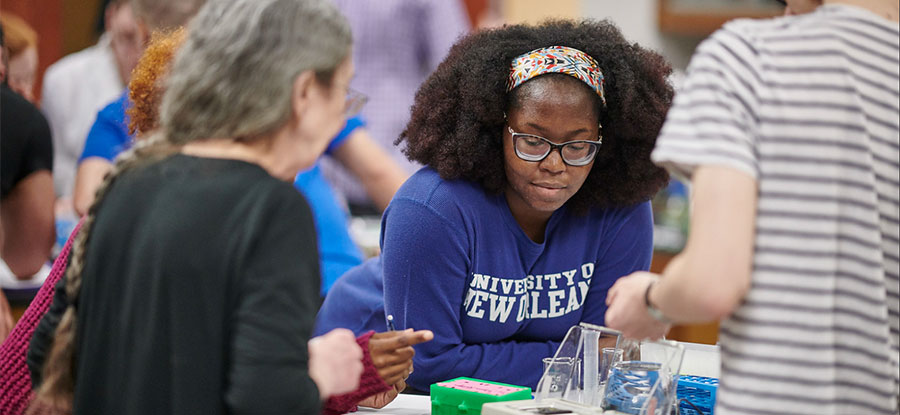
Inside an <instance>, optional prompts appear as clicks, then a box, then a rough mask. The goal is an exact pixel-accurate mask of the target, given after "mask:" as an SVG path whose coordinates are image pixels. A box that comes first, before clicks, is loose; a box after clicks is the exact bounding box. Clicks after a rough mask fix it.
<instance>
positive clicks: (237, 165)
mask: <svg viewBox="0 0 900 415" xmlns="http://www.w3.org/2000/svg"><path fill="white" fill-rule="evenodd" d="M350 47H351V37H350V29H349V26H348V25H347V23H346V21H345V20H344V19H343V18H342V17H341V16H340V14H339V13H338V12H337V10H335V9H334V8H333V6H332V5H331V4H330V3H329V2H327V1H325V0H321V1H314V0H302V1H301V0H233V1H226V0H211V1H210V2H209V3H208V4H207V5H206V6H205V7H204V8H203V9H202V10H201V12H200V15H199V16H198V18H197V19H196V20H195V21H194V22H193V23H192V24H191V25H190V27H189V33H188V38H187V39H186V41H185V43H184V45H183V46H182V47H181V49H180V50H179V52H178V55H177V57H176V59H175V61H174V62H173V65H172V68H171V71H170V73H169V74H168V75H167V82H166V91H165V93H164V95H163V100H162V106H161V108H160V116H159V120H160V122H159V129H158V130H157V131H156V132H154V133H152V134H151V135H150V136H149V137H146V138H145V139H142V140H139V141H138V142H137V143H135V146H134V147H133V148H132V149H131V150H130V151H129V152H128V153H127V154H124V155H122V157H119V158H118V159H117V161H116V164H115V165H114V166H113V169H112V170H111V172H110V174H109V175H107V176H106V179H105V180H104V183H103V185H102V186H101V188H100V189H99V190H98V193H97V199H96V200H95V201H94V202H93V205H92V206H91V208H90V209H89V210H88V214H87V215H86V217H85V218H84V222H83V227H82V229H81V231H80V232H79V233H78V235H77V237H76V240H75V243H74V246H73V252H72V258H71V264H70V266H69V267H68V268H67V275H66V278H65V287H63V288H62V289H58V290H56V294H57V295H58V296H61V297H60V298H62V300H61V301H60V303H62V304H65V306H64V307H65V308H64V310H65V311H64V313H63V314H62V318H61V320H60V321H59V326H58V328H57V329H56V331H55V338H54V340H53V342H54V344H53V347H52V348H51V349H50V353H49V355H48V356H47V359H46V362H45V363H38V366H39V367H43V369H38V371H40V372H42V374H43V376H42V377H41V378H40V379H33V380H34V381H35V382H40V386H39V388H40V389H39V390H38V399H39V400H40V401H39V406H38V407H37V408H36V409H38V410H40V409H42V408H43V407H45V406H49V407H52V408H54V409H57V410H62V411H66V410H69V409H71V410H72V412H73V413H75V414H80V413H98V412H99V413H124V414H140V413H148V414H150V413H153V414H156V413H170V414H179V413H185V414H187V413H191V414H193V413H226V412H227V413H303V414H312V413H317V412H319V410H320V408H321V401H322V400H324V399H326V398H328V397H331V396H334V395H337V394H341V393H345V392H349V391H352V390H353V389H355V388H356V387H357V383H358V382H359V376H360V373H361V372H362V370H363V364H362V362H361V361H360V359H361V358H362V353H361V352H360V350H359V347H358V346H357V344H356V342H355V341H354V338H353V336H352V334H351V333H350V332H349V331H346V330H337V331H333V332H330V333H329V334H326V335H325V336H322V337H320V338H317V339H313V340H312V341H310V340H309V339H310V332H311V330H312V323H313V319H314V314H315V310H316V309H317V306H318V303H319V297H318V291H319V290H318V288H319V277H318V271H319V266H318V258H317V257H316V255H315V253H316V244H315V230H314V224H313V222H312V215H311V212H310V210H309V207H308V205H307V204H306V203H305V202H304V200H303V197H302V196H301V195H299V194H298V193H297V191H296V190H295V189H294V188H293V187H292V186H291V185H290V182H291V181H292V180H293V179H294V177H295V176H296V174H297V173H298V171H299V170H300V169H303V168H306V167H309V166H311V165H312V164H313V163H314V162H315V160H316V159H317V158H318V157H319V155H320V154H321V153H322V152H323V151H324V149H325V148H326V147H327V144H328V142H329V141H330V139H331V137H333V136H334V135H335V134H336V133H337V132H338V130H339V129H340V128H341V125H342V124H343V123H344V122H345V117H346V115H347V111H348V109H351V108H352V106H349V105H348V101H347V91H348V90H347V84H348V83H349V80H350V78H351V77H352V74H353V72H354V68H353V64H352V60H351V58H350ZM247 74H251V75H250V76H248V75H247ZM285 224H291V225H292V226H285ZM112 251H115V252H116V253H117V255H112V256H111V255H109V252H112ZM223 258H224V259H225V260H224V261H223ZM109 310H115V312H109ZM51 311H52V310H51ZM49 315H50V314H49V313H48V316H49ZM166 316H168V317H166ZM122 318H125V319H127V321H125V322H123V321H122ZM46 319H47V317H45V319H44V320H46ZM42 324H43V321H42ZM35 339H37V337H35ZM34 348H35V343H34V341H32V350H33V349H34ZM76 349H77V354H76V353H75V350H76ZM29 360H31V353H29ZM73 406H74V407H73Z"/></svg>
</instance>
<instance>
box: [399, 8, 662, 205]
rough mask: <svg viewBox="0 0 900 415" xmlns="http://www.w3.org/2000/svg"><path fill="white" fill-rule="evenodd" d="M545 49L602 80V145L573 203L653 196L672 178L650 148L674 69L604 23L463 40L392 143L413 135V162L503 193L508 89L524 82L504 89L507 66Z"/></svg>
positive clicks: (409, 150) (556, 24)
mask: <svg viewBox="0 0 900 415" xmlns="http://www.w3.org/2000/svg"><path fill="white" fill-rule="evenodd" d="M547 46H568V47H571V48H575V49H579V50H581V51H583V52H585V53H587V54H588V55H590V56H592V57H593V58H594V59H596V60H597V62H598V63H599V64H600V69H601V70H602V71H603V75H604V77H605V84H604V88H605V95H606V102H607V105H606V107H605V108H604V107H601V108H600V109H599V114H600V123H601V124H602V126H603V145H602V146H601V147H600V152H599V153H598V155H597V158H596V160H595V162H594V166H593V168H592V169H591V172H590V174H589V175H588V177H587V180H586V181H585V183H584V185H583V186H582V188H581V189H580V190H579V191H578V192H577V193H576V194H575V195H574V196H573V197H572V198H571V199H570V200H569V201H568V202H567V205H568V206H569V207H570V208H572V209H574V210H575V211H576V212H582V213H584V212H587V211H588V210H589V209H590V208H593V207H600V208H603V207H620V206H627V205H631V204H635V203H638V202H641V201H645V200H648V199H650V198H651V197H652V196H653V195H654V194H655V193H656V192H657V191H658V190H659V189H661V188H662V187H663V186H664V185H665V184H666V183H667V181H668V175H667V173H666V172H665V171H664V170H663V169H661V168H659V167H656V166H655V165H654V164H653V163H652V162H651V161H650V152H651V151H652V150H653V145H654V143H655V142H656V136H657V135H658V134H659V130H660V128H661V127H662V124H663V121H664V120H665V116H666V111H668V109H669V106H670V105H671V102H672V96H673V91H672V87H671V86H670V85H669V83H668V80H667V79H668V76H669V74H670V73H671V72H672V68H671V67H670V66H669V64H668V63H667V62H666V61H665V59H664V58H663V57H662V56H660V55H659V54H657V53H655V52H653V51H650V50H648V49H644V48H642V47H640V46H638V45H637V44H633V43H629V42H628V41H626V40H625V38H624V37H623V36H622V33H621V32H620V31H619V29H618V28H617V27H616V26H615V25H614V24H612V23H611V22H609V21H605V20H604V21H596V20H584V21H568V20H551V21H547V22H545V23H543V24H541V25H539V26H526V25H511V26H504V27H502V28H498V29H493V30H485V31H480V32H476V33H474V34H471V35H469V36H467V37H465V38H463V39H461V40H460V41H459V42H458V43H457V44H456V45H455V46H453V48H452V49H451V50H450V53H449V55H448V56H447V59H445V60H444V62H442V63H441V64H440V65H439V66H438V68H437V69H436V70H435V72H434V73H432V74H431V76H430V77H429V78H428V79H427V80H426V81H425V83H424V84H423V85H422V87H421V88H420V89H419V91H418V92H417V93H416V98H415V102H414V104H413V106H412V115H411V119H410V121H409V124H408V125H407V126H406V130H405V131H404V132H403V133H402V134H401V135H400V138H398V139H397V141H396V143H395V144H397V145H400V144H401V143H403V142H406V148H405V149H404V153H405V154H406V156H407V157H408V158H409V159H410V160H415V161H418V162H420V163H422V164H425V165H428V166H431V167H432V168H434V169H435V170H436V171H437V172H438V173H439V174H440V175H441V177H442V178H444V179H446V180H452V179H460V178H461V179H465V180H470V181H474V182H477V183H480V184H481V185H482V186H483V187H484V188H485V189H486V190H487V191H489V192H492V193H499V192H502V190H503V189H504V187H505V186H506V174H505V172H504V166H503V163H504V161H503V160H504V157H503V142H502V138H503V134H502V132H503V126H504V123H505V120H504V112H505V111H507V109H508V108H510V105H511V101H513V99H512V98H513V97H511V96H510V95H515V93H516V91H518V90H519V89H522V88H521V87H519V88H516V89H515V90H513V91H512V93H511V94H508V93H507V92H506V81H507V78H508V76H509V67H510V63H511V62H512V60H513V59H514V58H515V57H517V56H519V55H521V54H523V53H526V52H529V51H532V50H534V49H538V48H542V47H547ZM546 76H549V75H546ZM526 85H527V83H526ZM516 101H518V100H516ZM596 101H597V103H598V104H597V105H598V107H600V106H601V104H600V100H599V99H597V100H596Z"/></svg>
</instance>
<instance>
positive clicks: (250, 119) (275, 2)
mask: <svg viewBox="0 0 900 415" xmlns="http://www.w3.org/2000/svg"><path fill="white" fill-rule="evenodd" d="M188 33H189V34H188V38H187V40H186V41H185V44H184V45H183V46H182V47H181V49H179V51H178V54H177V55H176V57H175V61H174V62H173V64H172V71H171V73H170V75H169V78H168V80H167V85H166V93H165V95H164V96H163V100H162V105H161V108H160V126H161V127H162V129H163V130H164V131H165V132H166V134H167V135H168V136H169V137H168V138H169V141H170V142H172V143H173V144H183V143H186V142H189V141H193V140H197V139H202V138H209V137H230V138H237V139H242V138H243V139H247V138H253V137H257V136H259V135H263V134H266V133H270V132H272V131H274V130H275V129H277V128H278V127H280V126H282V125H283V124H284V123H285V122H287V120H288V117H289V116H290V113H291V111H292V103H291V93H292V90H293V88H292V86H293V81H294V79H296V77H297V76H298V75H299V74H300V73H302V72H304V71H308V70H312V71H314V72H315V73H316V75H317V79H318V80H320V81H324V82H330V81H331V76H332V75H333V73H334V70H335V69H336V68H337V66H338V65H339V64H340V63H341V62H342V61H343V60H344V59H345V58H346V57H347V55H348V54H349V52H350V46H351V41H352V39H351V35H350V26H349V24H348V23H347V21H346V19H344V17H343V16H342V15H341V14H340V12H338V10H337V9H336V8H335V6H334V5H333V4H332V3H331V1H328V0H210V2H209V4H207V6H206V7H205V8H204V9H202V10H201V12H200V14H199V15H198V16H197V17H196V18H195V20H194V21H193V22H192V23H191V25H190V26H189V29H188Z"/></svg>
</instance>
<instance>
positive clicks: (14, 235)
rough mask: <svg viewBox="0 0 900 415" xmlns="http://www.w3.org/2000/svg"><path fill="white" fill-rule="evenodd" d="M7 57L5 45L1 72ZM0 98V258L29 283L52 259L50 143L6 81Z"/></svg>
mask: <svg viewBox="0 0 900 415" xmlns="http://www.w3.org/2000/svg"><path fill="white" fill-rule="evenodd" d="M3 27H4V31H5V30H6V27H5V25H3ZM4 42H5V40H4ZM7 56H9V53H8V52H7V48H6V47H3V63H2V66H3V67H4V68H7V67H9V62H8V61H7V59H6V58H7ZM4 73H7V74H8V75H11V74H12V71H11V70H9V71H6V70H4ZM0 97H2V101H0V256H2V259H3V261H4V262H5V263H6V265H7V266H8V267H9V269H10V271H12V273H13V275H15V276H16V277H17V278H20V279H27V278H31V276H32V275H33V274H34V273H36V272H37V271H38V270H39V269H40V268H41V266H42V265H43V264H44V263H45V262H47V260H48V259H49V258H50V249H51V248H52V246H53V239H55V238H52V236H53V234H54V229H55V227H54V224H53V220H54V214H53V175H52V173H51V172H52V169H53V143H52V140H51V138H50V128H49V127H48V125H47V120H46V119H44V116H43V115H42V114H41V112H40V111H39V110H38V109H37V108H36V107H35V106H34V105H33V104H31V103H30V102H28V100H26V99H25V98H24V97H22V96H21V95H19V94H17V93H16V92H14V91H13V90H12V88H10V86H9V85H8V84H7V82H6V80H5V79H4V80H3V83H2V85H0ZM48 186H49V187H48ZM48 191H49V193H48ZM48 236H49V237H51V240H48V239H47V238H48ZM48 243H49V245H48Z"/></svg>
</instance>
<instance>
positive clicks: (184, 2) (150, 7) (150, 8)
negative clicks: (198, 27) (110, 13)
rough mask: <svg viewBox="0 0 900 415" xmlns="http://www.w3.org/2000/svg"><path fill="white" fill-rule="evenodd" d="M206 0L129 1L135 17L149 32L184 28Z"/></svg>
mask: <svg viewBox="0 0 900 415" xmlns="http://www.w3.org/2000/svg"><path fill="white" fill-rule="evenodd" d="M205 1H206V0H130V3H131V10H132V11H133V12H134V15H135V17H137V18H138V19H139V20H141V21H143V22H144V23H145V24H146V25H147V26H148V27H149V28H150V30H151V31H157V30H170V29H174V28H176V27H179V26H184V25H185V24H187V22H188V21H189V20H190V19H191V17H193V16H194V14H196V13H197V10H199V9H200V7H201V6H203V3H204V2H205Z"/></svg>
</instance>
